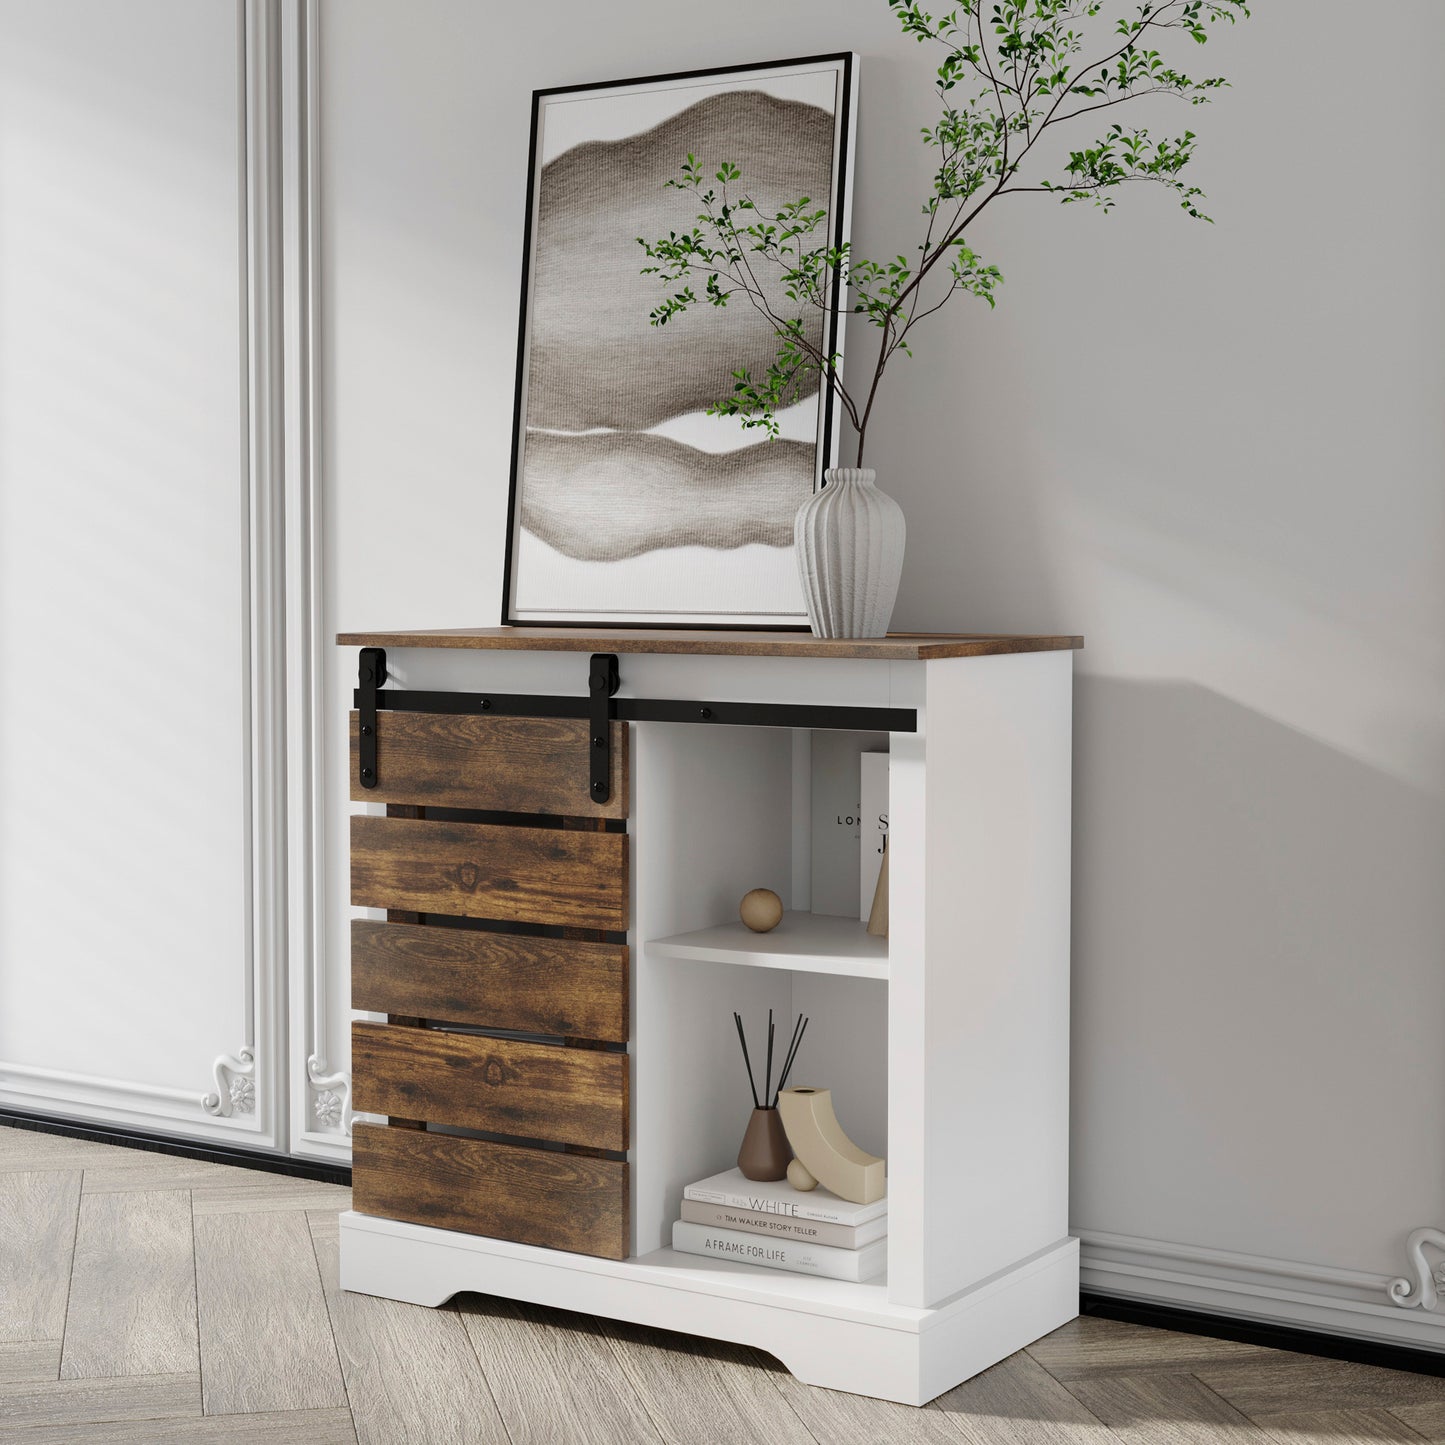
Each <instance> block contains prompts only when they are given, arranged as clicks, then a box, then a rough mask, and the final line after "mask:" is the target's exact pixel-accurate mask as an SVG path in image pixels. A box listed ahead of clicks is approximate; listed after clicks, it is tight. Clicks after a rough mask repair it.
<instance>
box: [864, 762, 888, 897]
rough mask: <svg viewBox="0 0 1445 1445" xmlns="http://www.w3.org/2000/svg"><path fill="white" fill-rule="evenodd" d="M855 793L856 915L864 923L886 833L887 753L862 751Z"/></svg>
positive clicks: (876, 883)
mask: <svg viewBox="0 0 1445 1445" xmlns="http://www.w3.org/2000/svg"><path fill="white" fill-rule="evenodd" d="M858 763H859V767H860V776H859V780H858V782H859V786H858V795H859V797H860V798H862V800H863V801H862V803H861V804H860V805H859V808H858V815H859V818H860V820H861V821H860V823H859V836H858V917H859V918H860V919H861V920H862V921H863V922H864V923H867V922H868V915H869V914H870V913H871V912H872V911H873V895H874V893H876V892H877V891H878V870H879V869H880V868H881V867H882V866H883V840H884V838H886V837H887V836H888V754H887V753H863V754H862V755H861V756H860V757H859V759H858Z"/></svg>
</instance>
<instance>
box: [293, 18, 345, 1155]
mask: <svg viewBox="0 0 1445 1445" xmlns="http://www.w3.org/2000/svg"><path fill="white" fill-rule="evenodd" d="M318 10H319V5H318V0H286V3H285V4H284V5H283V6H282V12H281V13H282V22H281V23H282V30H281V52H280V69H281V105H280V115H279V122H280V131H281V137H282V154H281V163H280V166H281V185H282V205H281V214H282V254H283V267H284V274H285V277H286V284H285V286H284V288H283V291H284V297H283V300H284V323H283V324H284V360H283V368H282V370H283V377H284V406H285V418H286V427H285V431H286V436H285V445H286V508H287V518H288V528H287V537H286V595H287V602H288V617H287V647H288V697H289V699H290V712H289V716H288V718H287V739H288V750H287V757H288V761H289V776H288V787H289V803H290V831H289V848H290V857H289V869H288V881H289V913H290V917H289V944H290V961H291V968H290V977H289V987H290V1018H291V1021H292V1036H291V1054H290V1058H289V1061H288V1062H289V1075H290V1136H291V1141H292V1152H293V1153H297V1154H307V1155H315V1156H319V1157H323V1158H335V1159H341V1160H346V1159H349V1158H350V1154H351V1141H350V1134H351V1075H350V1074H349V1073H348V1072H347V1071H346V1070H343V1069H337V1068H336V1067H334V1065H333V1064H332V1062H331V1059H330V1045H329V1042H328V1035H327V1028H328V1024H329V1023H331V1022H333V1020H332V1018H331V990H330V988H329V986H328V979H327V972H326V970H327V947H326V943H327V939H326V932H327V930H326V908H325V903H324V899H325V871H324V870H325V840H326V799H325V788H324V776H325V761H326V722H327V708H326V693H325V679H326V669H325V665H324V660H325V658H326V656H327V641H326V633H325V616H324V602H325V599H324V596H323V590H322V549H323V544H324V540H325V533H324V530H323V527H324V519H323V511H322V456H321V429H320V426H319V416H320V391H319V389H320V369H319V368H320V360H319V350H318V348H319V343H320V335H321V315H320V307H321V292H320V284H319V274H320V244H321V217H320V199H321V198H320V154H321V142H320V92H319V57H318V49H317V44H318V24H319V16H318Z"/></svg>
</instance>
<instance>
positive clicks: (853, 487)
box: [793, 467, 906, 637]
mask: <svg viewBox="0 0 1445 1445" xmlns="http://www.w3.org/2000/svg"><path fill="white" fill-rule="evenodd" d="M876 475H877V474H876V473H875V472H873V471H872V470H871V469H870V468H868V467H833V468H831V469H830V470H828V471H826V472H824V473H823V480H824V482H825V483H827V485H826V486H824V488H823V489H822V491H820V492H815V493H814V494H813V495H812V496H811V497H809V498H808V500H807V501H806V502H804V503H803V505H802V506H801V507H799V508H798V516H797V520H796V521H795V522H794V523H793V541H794V543H795V544H796V546H795V549H794V550H795V551H796V552H797V554H798V573H799V576H800V577H801V578H802V582H803V597H804V598H805V600H806V601H807V604H808V621H809V622H811V623H812V624H813V633H814V635H815V636H817V637H883V636H884V635H885V634H886V633H887V631H888V619H889V618H890V617H892V615H893V603H894V602H895V601H896V600H897V597H898V581H899V579H900V578H901V577H902V575H903V540H904V533H905V530H906V529H905V525H904V521H903V508H902V507H900V506H899V505H898V503H897V502H895V501H894V500H893V498H892V497H890V496H889V495H888V494H887V493H886V492H880V491H879V490H878V488H877V487H875V486H874V485H873V479H874V477H875V476H876Z"/></svg>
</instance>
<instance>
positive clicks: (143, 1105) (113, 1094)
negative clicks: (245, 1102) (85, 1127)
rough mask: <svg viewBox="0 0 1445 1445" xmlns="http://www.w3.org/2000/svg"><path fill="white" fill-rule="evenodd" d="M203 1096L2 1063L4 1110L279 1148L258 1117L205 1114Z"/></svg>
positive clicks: (0, 1101)
mask: <svg viewBox="0 0 1445 1445" xmlns="http://www.w3.org/2000/svg"><path fill="white" fill-rule="evenodd" d="M202 1097H203V1096H202V1092H201V1090H200V1089H196V1090H188V1089H169V1088H164V1087H161V1086H159V1085H153V1084H137V1083H132V1082H129V1081H126V1080H121V1079H102V1078H98V1077H96V1076H94V1075H91V1074H79V1073H69V1072H65V1071H62V1070H59V1069H40V1068H33V1067H30V1066H28V1065H20V1064H0V1105H4V1106H5V1107H7V1108H11V1109H23V1110H25V1111H26V1112H27V1113H32V1114H51V1115H55V1116H58V1117H63V1118H67V1119H74V1120H76V1121H77V1122H79V1123H100V1124H119V1125H122V1126H124V1127H125V1128H128V1129H145V1130H148V1131H151V1132H157V1133H163V1134H165V1133H173V1134H175V1135H176V1136H177V1137H179V1138H182V1139H195V1140H203V1141H204V1140H210V1141H221V1142H224V1143H227V1144H231V1145H236V1146H239V1147H242V1148H247V1149H274V1148H275V1147H276V1140H275V1138H274V1136H272V1135H271V1134H270V1133H268V1132H266V1131H265V1130H263V1129H262V1128H261V1127H260V1124H259V1121H258V1120H257V1118H256V1116H255V1115H254V1114H232V1115H230V1116H229V1117H225V1116H221V1117H218V1116H215V1115H212V1114H209V1113H207V1112H206V1110H205V1109H204V1108H203V1107H202V1104H201V1099H202Z"/></svg>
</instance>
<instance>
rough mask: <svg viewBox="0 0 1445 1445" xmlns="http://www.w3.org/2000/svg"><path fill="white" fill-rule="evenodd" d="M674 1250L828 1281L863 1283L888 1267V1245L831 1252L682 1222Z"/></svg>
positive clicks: (675, 1230) (818, 1246) (676, 1229)
mask: <svg viewBox="0 0 1445 1445" xmlns="http://www.w3.org/2000/svg"><path fill="white" fill-rule="evenodd" d="M672 1247H673V1248H674V1249H675V1250H678V1251H679V1252H680V1253H682V1254H702V1255H706V1256H708V1258H710V1259H732V1260H736V1261H737V1262H738V1263H739V1264H758V1265H761V1266H762V1267H763V1268H764V1269H786V1270H791V1271H792V1272H793V1273H794V1274H815V1275H821V1276H822V1277H823V1278H825V1279H846V1280H853V1281H855V1282H861V1281H863V1280H865V1279H872V1278H873V1276H874V1275H875V1274H882V1273H883V1269H884V1267H885V1266H886V1265H887V1263H888V1241H887V1240H886V1239H879V1240H875V1241H874V1243H872V1244H865V1245H864V1246H863V1248H862V1249H830V1248H829V1247H828V1246H827V1245H825V1244H804V1243H803V1242H802V1241H801V1240H796V1239H768V1238H766V1237H764V1236H763V1235H760V1234H744V1233H743V1232H742V1230H739V1229H717V1228H715V1227H714V1226H713V1225H711V1224H691V1223H689V1222H688V1221H687V1220H686V1219H679V1220H678V1221H677V1223H676V1224H674V1225H673V1226H672Z"/></svg>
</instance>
